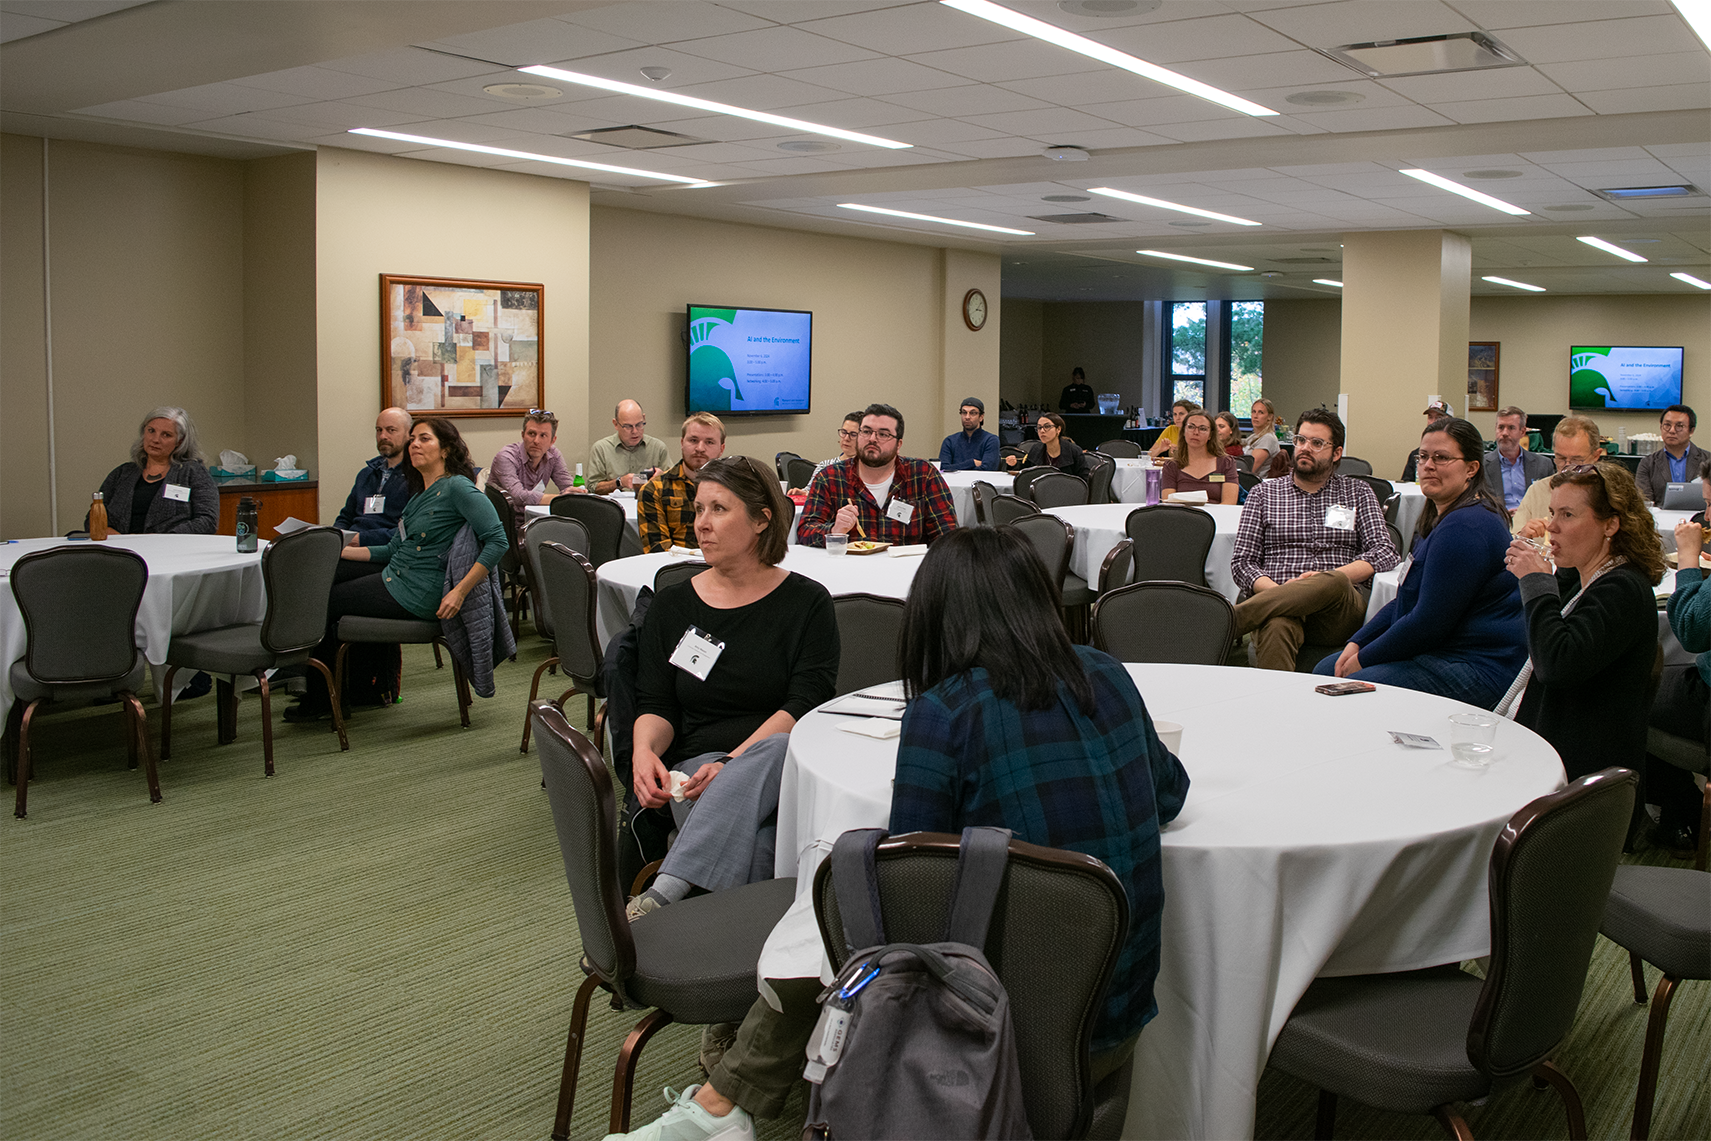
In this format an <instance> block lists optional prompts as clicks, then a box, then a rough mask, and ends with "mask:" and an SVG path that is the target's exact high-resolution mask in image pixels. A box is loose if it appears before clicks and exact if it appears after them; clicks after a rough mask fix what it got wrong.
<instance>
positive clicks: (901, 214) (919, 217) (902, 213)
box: [838, 202, 1034, 238]
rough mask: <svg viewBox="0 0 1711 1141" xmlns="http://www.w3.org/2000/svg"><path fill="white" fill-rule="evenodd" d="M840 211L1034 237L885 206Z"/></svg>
mask: <svg viewBox="0 0 1711 1141" xmlns="http://www.w3.org/2000/svg"><path fill="white" fill-rule="evenodd" d="M838 209H840V210H860V211H862V212H863V213H865V214H887V215H890V216H891V217H893V218H909V219H911V220H913V221H916V222H937V223H939V224H940V225H941V226H963V227H966V228H967V229H970V230H991V231H992V232H993V233H995V234H1020V235H1021V236H1022V237H1025V238H1031V237H1033V236H1034V231H1032V230H1012V229H1011V228H1010V227H1008V226H988V225H986V224H985V223H984V222H964V221H962V220H960V219H958V218H938V217H935V216H933V215H932V214H911V213H910V212H909V211H907V210H888V209H886V208H885V207H883V206H863V205H862V204H861V203H859V202H840V203H838Z"/></svg>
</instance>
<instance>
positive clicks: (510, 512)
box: [486, 483, 532, 659]
mask: <svg viewBox="0 0 1711 1141" xmlns="http://www.w3.org/2000/svg"><path fill="white" fill-rule="evenodd" d="M486 490H487V498H488V501H489V502H491V503H492V504H493V510H494V511H495V512H496V513H497V514H498V516H499V522H500V523H501V524H502V525H503V526H504V528H505V553H504V554H503V555H501V556H499V565H498V567H497V568H495V569H497V570H498V572H499V588H500V591H501V593H508V596H509V598H510V603H509V607H510V610H511V637H513V638H516V637H517V636H518V634H519V633H520V631H521V625H520V623H521V622H522V614H523V599H524V598H525V597H527V596H528V595H529V593H530V586H531V585H532V584H531V583H530V582H529V564H528V560H527V559H525V558H524V556H523V549H522V547H521V546H520V545H519V544H518V541H517V501H516V500H514V499H512V498H511V495H510V493H509V492H507V491H506V490H505V489H504V488H502V487H500V486H499V485H498V484H497V483H490V484H488V485H487V489H486ZM516 656H517V655H515V654H512V655H511V657H512V658H513V659H515V658H516Z"/></svg>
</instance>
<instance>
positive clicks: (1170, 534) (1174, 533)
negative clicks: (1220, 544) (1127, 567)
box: [1123, 503, 1218, 586]
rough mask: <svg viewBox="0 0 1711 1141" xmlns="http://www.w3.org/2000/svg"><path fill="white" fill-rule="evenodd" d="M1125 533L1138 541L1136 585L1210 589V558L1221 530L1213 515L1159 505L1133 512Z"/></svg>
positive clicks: (1124, 524)
mask: <svg viewBox="0 0 1711 1141" xmlns="http://www.w3.org/2000/svg"><path fill="white" fill-rule="evenodd" d="M1123 530H1124V532H1125V533H1126V534H1127V535H1128V536H1129V538H1131V539H1133V540H1134V541H1135V549H1134V562H1135V571H1134V579H1135V581H1136V582H1152V581H1160V580H1167V579H1168V580H1170V581H1173V582H1186V583H1189V584H1190V585H1193V586H1205V585H1206V555H1207V554H1208V552H1210V551H1211V550H1212V538H1213V536H1214V535H1215V534H1216V533H1217V530H1218V525H1217V523H1216V522H1215V521H1214V520H1213V518H1212V516H1211V515H1210V514H1209V513H1207V512H1205V511H1201V510H1198V509H1197V508H1193V507H1173V506H1171V505H1169V504H1165V503H1157V504H1154V505H1152V506H1151V507H1137V508H1135V509H1134V510H1133V511H1131V512H1129V517H1128V518H1127V519H1126V520H1124V523H1123Z"/></svg>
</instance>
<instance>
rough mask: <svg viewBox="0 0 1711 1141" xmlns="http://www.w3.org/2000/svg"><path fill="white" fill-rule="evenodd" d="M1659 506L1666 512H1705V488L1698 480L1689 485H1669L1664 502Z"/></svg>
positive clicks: (1666, 488)
mask: <svg viewBox="0 0 1711 1141" xmlns="http://www.w3.org/2000/svg"><path fill="white" fill-rule="evenodd" d="M1658 506H1659V507H1662V508H1663V509H1664V510H1665V511H1703V510H1704V509H1705V488H1704V486H1703V484H1702V483H1701V482H1700V481H1699V480H1697V479H1695V480H1691V481H1690V482H1687V483H1672V484H1668V485H1667V486H1665V487H1664V490H1663V502H1662V503H1660V504H1658Z"/></svg>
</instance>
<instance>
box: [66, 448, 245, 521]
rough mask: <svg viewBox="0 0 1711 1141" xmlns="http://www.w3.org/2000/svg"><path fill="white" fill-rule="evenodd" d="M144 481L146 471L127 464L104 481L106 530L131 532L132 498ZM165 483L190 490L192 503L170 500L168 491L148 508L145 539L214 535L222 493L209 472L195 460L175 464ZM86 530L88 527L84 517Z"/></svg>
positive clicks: (169, 470) (113, 471)
mask: <svg viewBox="0 0 1711 1141" xmlns="http://www.w3.org/2000/svg"><path fill="white" fill-rule="evenodd" d="M142 481H143V469H142V468H140V467H138V466H137V465H136V464H135V463H132V462H131V461H129V460H127V461H125V462H124V463H122V464H120V465H119V466H118V467H116V468H114V469H113V470H112V471H110V472H108V473H107V478H106V479H104V480H102V481H101V500H102V502H103V503H105V504H106V505H107V526H108V527H110V528H112V529H113V530H115V531H118V532H119V533H120V534H124V533H126V532H128V531H130V529H131V497H132V496H133V495H134V494H135V493H136V490H137V485H138V484H139V483H141V482H142ZM166 482H167V483H177V484H182V485H183V486H185V487H188V488H189V489H190V501H189V502H188V503H185V502H183V501H181V500H177V499H168V498H167V497H166V494H165V490H166V489H165V488H162V489H161V494H159V495H157V496H155V500H154V502H153V503H151V504H149V513H148V514H147V515H146V516H144V518H143V533H144V534H145V535H167V534H172V535H212V534H213V533H214V529H215V528H216V527H218V526H219V523H220V489H219V487H218V486H216V485H215V483H214V477H213V476H211V475H209V474H208V469H207V468H206V467H204V466H203V465H202V464H200V463H198V462H197V461H195V460H185V461H183V462H179V463H174V464H173V465H172V466H171V467H169V468H167V469H166ZM83 526H84V529H85V530H87V529H88V527H89V516H88V515H84V517H83Z"/></svg>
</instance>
